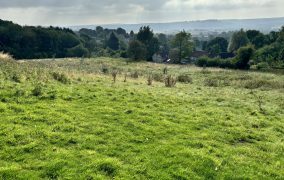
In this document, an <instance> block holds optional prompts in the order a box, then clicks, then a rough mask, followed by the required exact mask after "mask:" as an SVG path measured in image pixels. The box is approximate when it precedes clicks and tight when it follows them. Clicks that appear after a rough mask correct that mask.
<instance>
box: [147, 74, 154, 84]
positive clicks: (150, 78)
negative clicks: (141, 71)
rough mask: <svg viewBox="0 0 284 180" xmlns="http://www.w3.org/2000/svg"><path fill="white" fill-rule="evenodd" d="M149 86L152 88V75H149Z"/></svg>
mask: <svg viewBox="0 0 284 180" xmlns="http://www.w3.org/2000/svg"><path fill="white" fill-rule="evenodd" d="M147 84H148V86H151V85H152V84H153V76H152V75H151V74H150V75H148V78H147Z"/></svg>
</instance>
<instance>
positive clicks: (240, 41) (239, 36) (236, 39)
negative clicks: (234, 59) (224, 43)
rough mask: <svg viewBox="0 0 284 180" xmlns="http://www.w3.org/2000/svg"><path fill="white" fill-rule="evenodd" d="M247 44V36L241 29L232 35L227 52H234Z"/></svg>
mask: <svg viewBox="0 0 284 180" xmlns="http://www.w3.org/2000/svg"><path fill="white" fill-rule="evenodd" d="M248 44H249V39H248V37H247V34H246V32H244V30H243V29H241V30H240V31H238V32H235V33H234V34H233V36H232V38H231V41H230V44H229V51H230V52H236V51H237V50H238V49H239V48H240V47H243V46H246V45H248Z"/></svg>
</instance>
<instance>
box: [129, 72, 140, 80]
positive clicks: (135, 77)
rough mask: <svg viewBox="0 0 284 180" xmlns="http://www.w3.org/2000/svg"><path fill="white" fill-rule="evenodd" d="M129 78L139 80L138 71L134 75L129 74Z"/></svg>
mask: <svg viewBox="0 0 284 180" xmlns="http://www.w3.org/2000/svg"><path fill="white" fill-rule="evenodd" d="M130 77H131V78H134V79H138V78H139V73H138V71H135V72H134V73H131V75H130Z"/></svg>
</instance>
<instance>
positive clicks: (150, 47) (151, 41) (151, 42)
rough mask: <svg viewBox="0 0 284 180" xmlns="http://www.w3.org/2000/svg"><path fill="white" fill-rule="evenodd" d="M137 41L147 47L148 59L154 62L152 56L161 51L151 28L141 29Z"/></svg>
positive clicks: (144, 27)
mask: <svg viewBox="0 0 284 180" xmlns="http://www.w3.org/2000/svg"><path fill="white" fill-rule="evenodd" d="M137 40H138V41H140V42H142V43H143V44H144V45H145V46H146V50H147V54H146V59H147V60H152V56H153V55H154V54H155V53H156V52H157V51H159V40H158V39H157V38H155V37H154V33H153V31H152V30H151V28H150V27H149V26H143V27H141V28H140V30H139V32H138V34H137Z"/></svg>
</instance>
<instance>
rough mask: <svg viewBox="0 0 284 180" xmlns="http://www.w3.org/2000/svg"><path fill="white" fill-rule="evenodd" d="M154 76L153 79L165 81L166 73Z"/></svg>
mask: <svg viewBox="0 0 284 180" xmlns="http://www.w3.org/2000/svg"><path fill="white" fill-rule="evenodd" d="M152 77H153V80H155V81H157V82H164V79H165V77H164V75H162V74H153V75H152Z"/></svg>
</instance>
